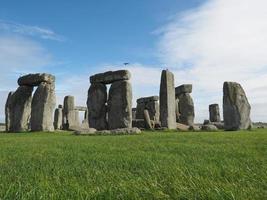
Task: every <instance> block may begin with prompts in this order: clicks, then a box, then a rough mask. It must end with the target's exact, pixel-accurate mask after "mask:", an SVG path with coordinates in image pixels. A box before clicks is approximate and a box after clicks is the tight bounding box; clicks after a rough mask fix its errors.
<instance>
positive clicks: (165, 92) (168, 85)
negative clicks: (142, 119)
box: [159, 70, 176, 129]
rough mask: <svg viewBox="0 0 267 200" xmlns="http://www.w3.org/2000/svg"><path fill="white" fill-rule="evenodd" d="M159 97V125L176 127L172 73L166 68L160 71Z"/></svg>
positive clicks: (170, 127)
mask: <svg viewBox="0 0 267 200" xmlns="http://www.w3.org/2000/svg"><path fill="white" fill-rule="evenodd" d="M159 97H160V121H161V126H162V127H165V128H168V129H176V115H175V88H174V75H173V73H172V72H170V71H168V70H163V71H162V73H161V82H160V94H159Z"/></svg>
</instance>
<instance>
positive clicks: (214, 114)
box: [209, 104, 221, 122]
mask: <svg viewBox="0 0 267 200" xmlns="http://www.w3.org/2000/svg"><path fill="white" fill-rule="evenodd" d="M209 113H210V121H211V122H220V121H221V117H220V108H219V105H218V104H211V105H209Z"/></svg>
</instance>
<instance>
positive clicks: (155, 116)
mask: <svg viewBox="0 0 267 200" xmlns="http://www.w3.org/2000/svg"><path fill="white" fill-rule="evenodd" d="M151 99H152V98H151ZM155 99H157V98H155ZM138 102H139V103H137V107H136V119H144V110H145V109H146V110H148V113H149V116H150V120H154V121H159V114H160V113H159V102H158V101H156V100H152V101H138Z"/></svg>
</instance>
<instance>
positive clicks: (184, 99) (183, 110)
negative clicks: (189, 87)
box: [178, 93, 195, 126]
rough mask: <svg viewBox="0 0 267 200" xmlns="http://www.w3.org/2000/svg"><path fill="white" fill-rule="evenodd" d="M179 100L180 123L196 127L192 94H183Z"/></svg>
mask: <svg viewBox="0 0 267 200" xmlns="http://www.w3.org/2000/svg"><path fill="white" fill-rule="evenodd" d="M178 99H179V112H180V116H179V123H182V124H186V125H189V126H191V125H194V119H195V109H194V102H193V99H192V97H191V96H190V94H188V93H183V94H180V95H179V96H178Z"/></svg>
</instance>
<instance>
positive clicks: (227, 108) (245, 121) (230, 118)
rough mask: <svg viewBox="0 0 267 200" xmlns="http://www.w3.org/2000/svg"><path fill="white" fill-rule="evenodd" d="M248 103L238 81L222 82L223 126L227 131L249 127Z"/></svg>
mask: <svg viewBox="0 0 267 200" xmlns="http://www.w3.org/2000/svg"><path fill="white" fill-rule="evenodd" d="M250 109H251V107H250V104H249V102H248V99H247V97H246V94H245V91H244V90H243V88H242V86H241V85H240V84H239V83H235V82H224V84H223V117H224V128H225V130H228V131H235V130H242V129H249V128H251V120H250Z"/></svg>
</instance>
